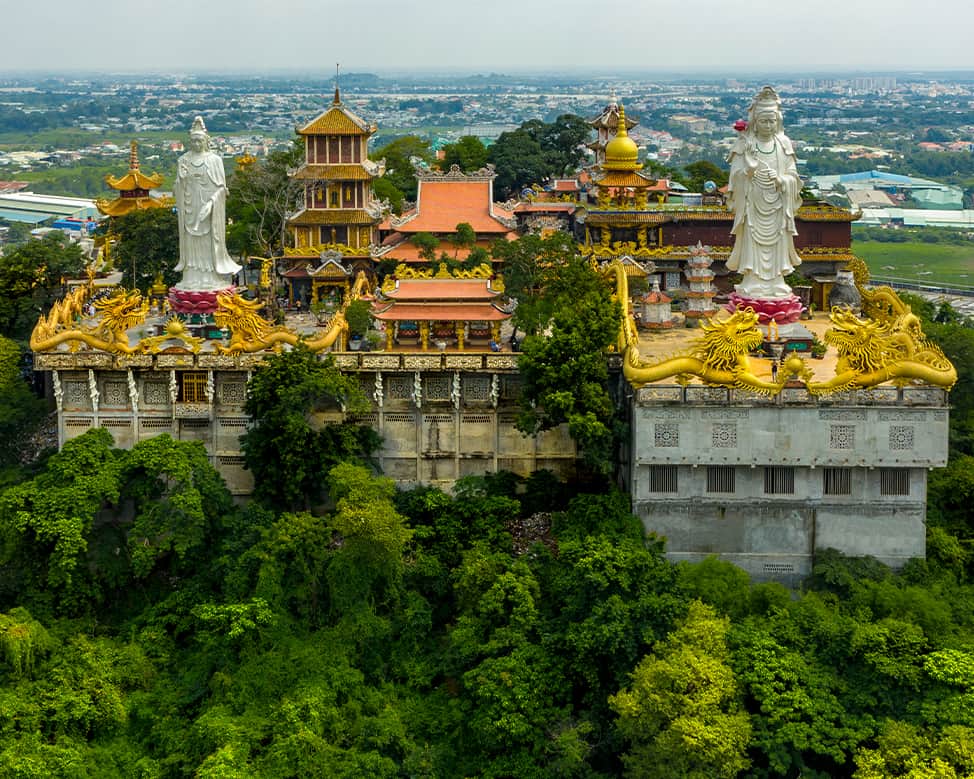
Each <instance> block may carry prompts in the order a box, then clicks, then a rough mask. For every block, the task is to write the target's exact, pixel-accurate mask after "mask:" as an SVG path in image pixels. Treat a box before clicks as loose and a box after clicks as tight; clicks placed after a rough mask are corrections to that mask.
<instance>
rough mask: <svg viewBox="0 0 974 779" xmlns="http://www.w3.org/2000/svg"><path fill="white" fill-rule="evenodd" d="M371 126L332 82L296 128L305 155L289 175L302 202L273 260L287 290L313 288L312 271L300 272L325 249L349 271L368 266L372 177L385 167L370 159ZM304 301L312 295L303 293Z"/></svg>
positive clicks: (376, 214) (375, 216)
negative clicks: (286, 242)
mask: <svg viewBox="0 0 974 779" xmlns="http://www.w3.org/2000/svg"><path fill="white" fill-rule="evenodd" d="M375 130H376V126H375V125H374V124H369V123H368V122H366V121H365V120H363V119H362V118H360V117H359V116H357V115H356V114H354V113H352V111H350V110H349V109H348V108H347V107H346V106H345V105H344V104H343V103H342V101H341V95H340V93H339V91H338V89H337V88H336V89H335V98H334V100H333V102H332V104H331V106H330V107H329V108H328V110H327V111H325V112H324V113H323V114H321V115H319V116H317V117H316V118H314V119H312V120H311V121H310V122H308V123H307V124H305V125H304V126H302V127H299V128H297V133H298V134H299V135H300V136H302V137H303V138H304V148H305V159H304V162H303V163H302V164H301V165H300V166H299V167H298V168H297V170H295V171H294V172H293V174H292V179H293V180H295V181H298V182H301V183H302V184H303V185H304V187H303V189H304V192H303V205H302V208H301V209H300V210H299V211H298V212H297V213H296V214H295V215H294V216H292V217H291V218H290V219H289V220H288V230H289V232H290V236H291V246H290V247H287V248H286V249H285V250H284V258H282V260H281V261H280V262H279V263H278V271H279V272H281V273H284V274H285V275H286V278H288V280H289V284H290V288H291V291H292V295H294V294H295V292H297V294H298V295H300V296H301V298H302V299H304V298H305V297H308V296H312V295H313V294H314V286H313V285H312V281H311V276H310V275H302V274H303V273H304V272H305V270H306V269H307V266H308V264H309V263H310V264H311V265H312V266H313V267H317V266H318V265H319V263H320V262H321V260H322V254H323V253H324V252H332V253H337V255H338V256H340V258H341V261H342V262H343V264H344V265H345V266H346V268H347V269H348V271H349V272H350V273H351V274H352V275H354V274H355V272H357V271H358V270H368V271H371V267H372V261H371V257H372V246H373V244H374V243H376V238H377V236H376V231H375V230H376V225H378V223H379V221H380V218H381V209H380V206H379V203H378V202H377V201H376V199H375V193H374V191H373V189H372V182H373V180H375V179H376V178H378V177H379V176H381V175H382V174H383V172H384V169H383V166H381V165H379V164H377V163H374V162H372V161H371V160H369V155H368V143H369V138H370V137H371V136H372V134H373V133H374V132H375ZM301 279H306V280H307V281H306V282H302V281H301ZM307 302H309V303H313V302H315V301H314V299H313V297H308V299H307Z"/></svg>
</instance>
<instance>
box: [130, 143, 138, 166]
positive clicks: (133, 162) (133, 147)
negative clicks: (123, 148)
mask: <svg viewBox="0 0 974 779" xmlns="http://www.w3.org/2000/svg"><path fill="white" fill-rule="evenodd" d="M138 169H139V142H138V141H132V142H131V143H130V144H129V170H138Z"/></svg>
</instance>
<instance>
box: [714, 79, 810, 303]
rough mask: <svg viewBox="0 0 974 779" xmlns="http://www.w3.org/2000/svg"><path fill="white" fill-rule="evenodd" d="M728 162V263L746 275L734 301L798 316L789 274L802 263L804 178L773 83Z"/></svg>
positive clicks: (759, 100) (763, 92) (750, 115)
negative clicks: (799, 221) (799, 224)
mask: <svg viewBox="0 0 974 779" xmlns="http://www.w3.org/2000/svg"><path fill="white" fill-rule="evenodd" d="M729 162H730V181H729V186H728V198H727V205H728V208H729V209H730V210H731V211H732V212H733V213H734V226H733V228H732V230H731V233H732V234H733V235H734V248H733V250H732V251H731V255H730V257H729V258H728V259H727V267H728V269H729V270H732V271H738V272H739V273H740V274H741V276H742V278H741V283H740V284H738V285H737V286H736V288H735V289H736V293H735V295H734V296H732V301H733V302H734V303H735V305H737V306H738V307H742V306H744V305H752V306H753V307H754V308H755V309H756V310H758V311H759V313H762V314H763V313H764V312H765V311H766V312H767V315H769V316H773V315H775V314H777V316H778V321H779V322H781V321H787V320H794V319H797V318H798V316H799V315H800V313H801V305H800V302H799V300H798V298H797V297H796V296H795V295H794V294H793V293H792V290H791V287H789V286H788V284H787V283H786V282H785V276H787V275H788V274H789V273H791V272H792V271H793V270H794V269H795V268H797V267H798V266H799V265H800V264H801V258H800V257H799V256H798V252H796V251H795V241H794V236H795V235H797V234H798V231H797V229H796V228H795V214H796V213H797V211H798V209H799V208H800V207H801V204H802V198H801V190H802V182H801V178H800V177H799V175H798V168H797V165H796V160H795V150H794V148H793V147H792V145H791V141H790V140H789V139H788V136H786V135H785V134H784V132H783V131H782V119H781V101H780V99H779V98H778V93H777V92H775V90H774V89H773V88H772V87H764V88H763V89H762V90H761V91H760V92H759V93H758V94H757V96H755V98H754V100H753V102H752V103H751V107H750V109H749V111H748V123H747V129H746V130H745V131H744V132H742V133H741V135H740V136H739V137H738V138H737V140H736V141H735V143H734V146H733V148H732V149H731V153H730V157H729ZM765 318H766V317H765V316H762V321H763V320H764V319H765Z"/></svg>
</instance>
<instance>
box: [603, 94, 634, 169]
mask: <svg viewBox="0 0 974 779" xmlns="http://www.w3.org/2000/svg"><path fill="white" fill-rule="evenodd" d="M602 167H603V168H604V169H605V170H639V169H640V168H641V167H642V163H640V162H639V148H638V147H637V146H636V142H635V141H634V140H633V139H632V138H630V137H629V133H628V132H627V131H626V109H625V107H624V106H622V105H621V104H620V105H619V125H618V127H617V129H616V135H615V138H613V139H612V140H611V141H609V142H608V143H607V144H606V145H605V163H604V164H603V165H602Z"/></svg>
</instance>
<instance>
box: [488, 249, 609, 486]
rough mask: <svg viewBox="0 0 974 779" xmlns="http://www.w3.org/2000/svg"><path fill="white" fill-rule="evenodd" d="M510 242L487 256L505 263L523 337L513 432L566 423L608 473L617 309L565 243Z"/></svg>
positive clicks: (605, 287)
mask: <svg viewBox="0 0 974 779" xmlns="http://www.w3.org/2000/svg"><path fill="white" fill-rule="evenodd" d="M522 242H523V243H522ZM516 243H517V244H518V246H516V247H512V248H505V247H501V246H499V247H497V248H496V249H495V252H499V253H500V254H501V255H507V256H510V257H511V259H512V268H511V271H510V275H511V277H512V280H513V282H514V289H513V291H512V292H511V294H512V296H513V297H515V299H517V300H518V312H520V310H521V308H522V306H523V307H524V309H525V310H524V313H523V314H521V313H518V314H517V315H516V320H515V321H516V322H517V324H519V325H522V324H523V325H524V326H525V329H527V330H528V333H529V335H528V336H527V337H526V338H525V339H524V342H523V344H522V345H521V350H522V352H523V354H522V355H521V357H520V359H519V361H518V368H519V371H520V374H521V380H522V399H521V413H520V415H519V417H518V423H517V424H518V428H519V429H520V430H522V431H523V432H525V433H529V434H531V433H537V432H538V431H540V430H549V429H551V428H553V427H556V426H557V425H560V424H567V425H568V430H569V432H570V434H571V436H572V438H573V439H575V442H576V443H577V444H578V446H579V448H580V449H581V451H582V455H583V457H584V458H585V460H586V462H588V463H589V464H590V465H591V466H593V467H594V468H595V469H596V470H598V471H600V472H603V473H608V472H609V471H611V468H612V459H613V451H614V442H615V433H616V430H615V428H616V424H615V421H614V416H615V407H614V404H613V403H612V400H611V398H610V396H609V390H608V379H609V375H608V364H607V353H608V351H609V347H610V346H611V345H612V344H613V343H615V340H616V338H617V336H618V333H619V327H620V323H621V309H620V306H619V303H618V302H616V301H614V300H612V296H611V294H610V290H609V286H608V284H607V283H606V281H605V280H604V279H603V278H602V277H601V275H600V274H599V272H598V271H597V270H596V269H595V268H594V267H593V266H592V265H591V263H590V261H588V260H586V259H584V258H582V257H580V256H578V255H577V254H576V252H575V250H574V248H573V247H572V246H571V245H570V239H569V238H568V237H567V236H558V235H556V236H553V237H550V238H547V239H544V240H542V239H538V238H536V237H533V236H532V237H526V238H522V239H520V240H519V241H517V242H516ZM505 279H506V276H505ZM542 332H543V333H544V335H536V334H534V333H542Z"/></svg>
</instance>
